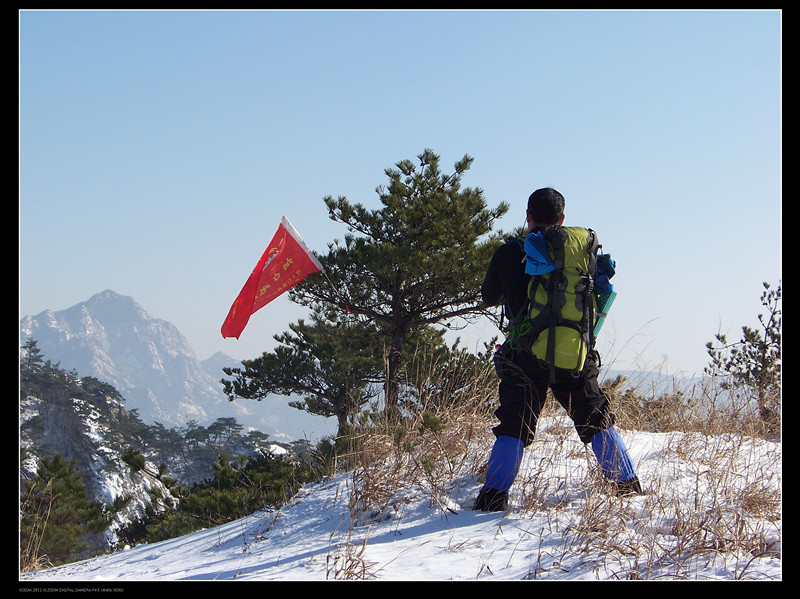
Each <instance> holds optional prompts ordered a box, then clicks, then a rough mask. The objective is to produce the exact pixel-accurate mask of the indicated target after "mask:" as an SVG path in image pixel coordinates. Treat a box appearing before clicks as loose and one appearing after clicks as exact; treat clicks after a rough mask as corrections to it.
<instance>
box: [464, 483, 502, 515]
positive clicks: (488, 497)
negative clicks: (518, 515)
mask: <svg viewBox="0 0 800 599" xmlns="http://www.w3.org/2000/svg"><path fill="white" fill-rule="evenodd" d="M472 509H473V510H474V511H481V512H505V511H506V510H507V509H508V493H506V492H505V491H498V490H497V489H490V488H488V487H483V488H482V489H481V492H480V493H478V497H477V498H476V499H475V505H474V506H472Z"/></svg>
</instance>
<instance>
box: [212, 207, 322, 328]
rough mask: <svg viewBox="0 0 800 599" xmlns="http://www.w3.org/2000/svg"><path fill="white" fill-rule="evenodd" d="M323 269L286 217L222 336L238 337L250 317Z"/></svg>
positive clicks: (235, 304) (226, 324)
mask: <svg viewBox="0 0 800 599" xmlns="http://www.w3.org/2000/svg"><path fill="white" fill-rule="evenodd" d="M321 270H323V268H322V264H320V263H319V260H317V259H316V257H314V255H313V254H312V253H311V250H309V249H308V246H307V245H306V244H305V243H304V242H303V240H302V239H301V238H300V235H299V234H298V232H297V231H296V230H295V228H294V227H293V226H292V224H291V223H290V222H289V220H288V219H287V218H286V217H285V216H284V217H283V218H281V224H280V226H279V227H278V230H277V231H276V232H275V235H274V237H273V238H272V241H270V242H269V245H268V246H267V249H266V250H265V251H264V253H263V254H262V255H261V259H260V260H259V261H258V264H256V267H255V268H254V269H253V272H252V274H251V275H250V277H249V278H248V279H247V282H246V283H245V284H244V287H242V290H241V291H240V292H239V295H238V296H237V297H236V299H235V300H234V302H233V305H232V306H231V309H230V311H229V312H228V316H227V318H225V322H223V323H222V336H223V337H236V338H237V339H238V338H239V335H241V334H242V331H243V330H244V327H245V326H247V321H248V320H250V316H252V315H253V314H255V312H257V311H258V310H260V309H261V308H263V307H264V306H266V305H267V304H268V303H269V302H271V301H272V300H274V299H275V298H276V297H278V296H279V295H281V294H282V293H284V292H285V291H288V290H289V289H290V288H291V287H294V286H295V285H297V284H298V283H299V282H300V281H302V280H303V279H305V278H306V277H307V276H308V275H310V274H312V273H315V272H318V271H321Z"/></svg>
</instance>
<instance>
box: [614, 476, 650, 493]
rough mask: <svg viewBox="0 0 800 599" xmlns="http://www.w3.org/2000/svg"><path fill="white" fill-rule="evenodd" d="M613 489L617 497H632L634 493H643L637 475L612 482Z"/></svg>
mask: <svg viewBox="0 0 800 599" xmlns="http://www.w3.org/2000/svg"><path fill="white" fill-rule="evenodd" d="M614 490H615V492H616V494H617V496H618V497H633V496H634V495H644V491H642V484H641V483H640V482H639V479H638V478H637V477H635V476H634V477H633V478H631V479H628V480H626V481H623V482H621V483H615V484H614Z"/></svg>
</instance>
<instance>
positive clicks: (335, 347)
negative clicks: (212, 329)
mask: <svg viewBox="0 0 800 599" xmlns="http://www.w3.org/2000/svg"><path fill="white" fill-rule="evenodd" d="M310 318H311V320H310V322H305V321H304V320H300V321H299V322H298V323H296V324H292V325H290V329H291V332H286V333H283V334H280V335H276V337H275V339H276V340H277V341H278V342H279V343H280V344H281V345H279V346H278V347H277V348H276V349H275V351H274V352H264V353H263V354H262V355H261V356H260V357H258V358H256V359H254V360H244V361H242V367H241V368H224V369H223V370H224V372H225V374H227V375H229V376H232V377H233V378H232V379H222V381H221V383H222V385H223V387H224V389H225V393H226V394H227V395H228V397H229V398H230V399H231V400H233V399H235V398H236V397H241V398H244V399H255V400H260V399H262V398H264V397H267V396H269V395H270V394H275V395H285V396H292V395H300V396H302V397H303V400H302V401H300V402H298V401H295V402H293V403H292V404H290V405H292V406H293V407H296V408H298V409H302V410H305V411H308V412H309V413H311V414H316V415H319V416H324V417H331V416H333V417H336V419H337V422H338V425H339V429H340V433H341V431H342V430H343V429H344V427H345V426H346V425H347V422H348V418H349V417H350V416H351V415H352V414H355V413H357V412H358V411H359V410H360V409H361V407H362V406H363V405H364V404H365V403H366V402H367V401H369V399H371V398H372V397H374V396H375V394H376V388H375V387H373V386H371V382H373V381H376V380H378V379H379V377H380V375H381V373H382V371H383V359H382V355H383V348H382V347H381V346H380V345H379V343H378V342H379V339H380V338H379V336H378V335H377V332H376V330H375V329H374V327H370V326H368V325H364V324H361V323H358V322H354V321H342V320H339V319H338V318H337V316H336V315H335V314H327V315H326V314H324V313H323V312H322V311H319V310H318V311H315V312H314V313H312V314H311V317H310Z"/></svg>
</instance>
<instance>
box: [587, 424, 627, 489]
mask: <svg viewBox="0 0 800 599" xmlns="http://www.w3.org/2000/svg"><path fill="white" fill-rule="evenodd" d="M592 451H594V455H596V456H597V461H598V462H599V463H600V469H601V470H602V471H603V474H604V475H605V477H606V478H608V479H610V480H612V481H614V482H617V483H621V482H624V481H626V480H630V479H632V478H634V477H635V476H636V471H635V470H634V468H633V462H631V458H630V456H629V455H628V449H627V448H626V447H625V442H624V441H623V440H622V436H621V435H620V434H619V431H618V430H617V429H615V428H614V427H613V426H612V427H611V428H607V429H606V430H603V431H600V432H599V433H597V434H595V435H594V437H592Z"/></svg>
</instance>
